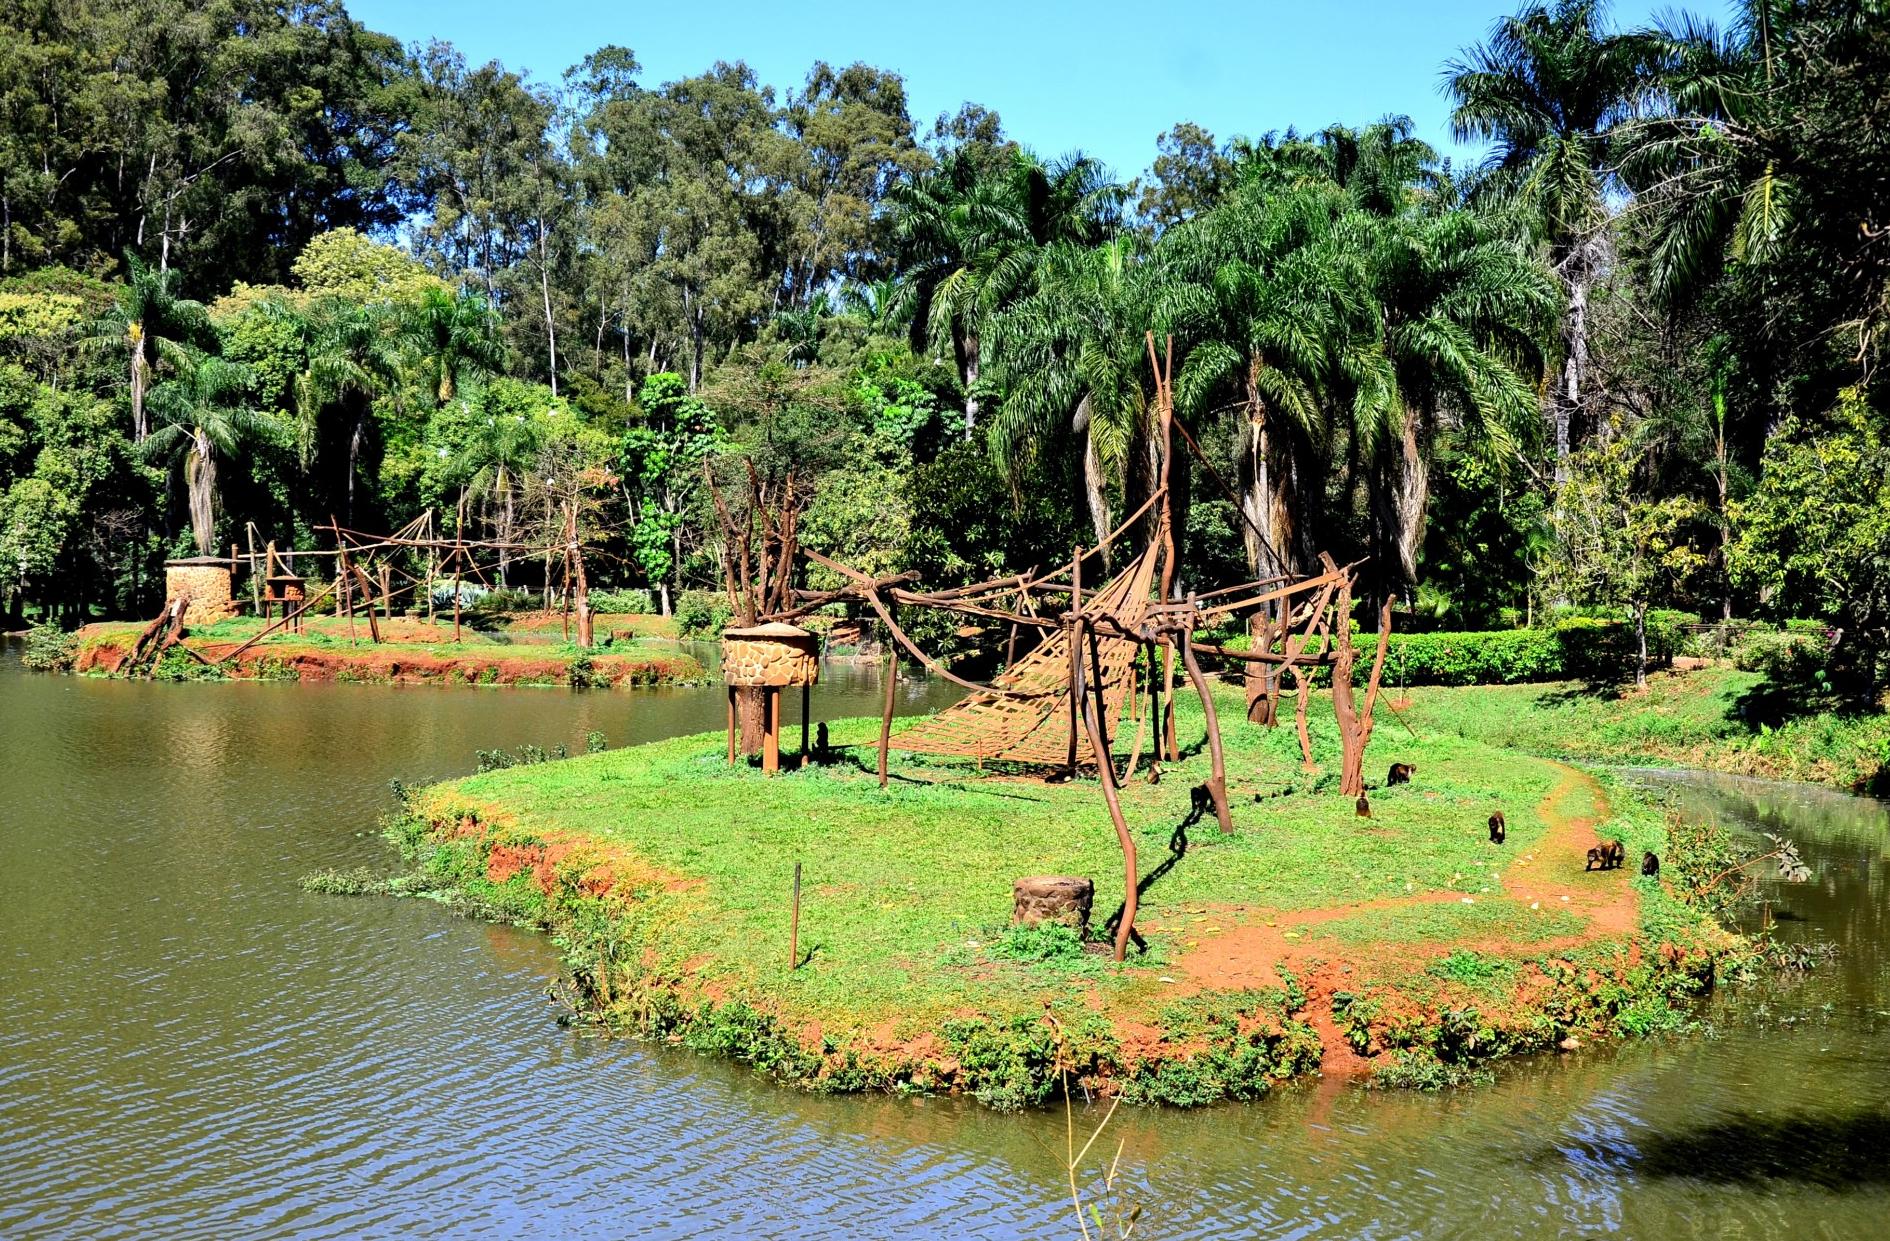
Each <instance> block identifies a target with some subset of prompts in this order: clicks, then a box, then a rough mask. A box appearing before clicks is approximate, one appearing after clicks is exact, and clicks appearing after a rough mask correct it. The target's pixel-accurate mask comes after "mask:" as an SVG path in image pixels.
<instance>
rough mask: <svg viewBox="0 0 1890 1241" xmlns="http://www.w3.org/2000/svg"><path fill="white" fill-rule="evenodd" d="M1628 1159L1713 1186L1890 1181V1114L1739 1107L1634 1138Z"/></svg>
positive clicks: (1652, 1172) (1643, 1168)
mask: <svg viewBox="0 0 1890 1241" xmlns="http://www.w3.org/2000/svg"><path fill="white" fill-rule="evenodd" d="M1636 1147H1637V1153H1636V1155H1635V1156H1633V1157H1632V1159H1631V1160H1630V1165H1629V1166H1630V1167H1631V1168H1632V1170H1633V1171H1635V1172H1638V1173H1640V1174H1641V1175H1643V1176H1650V1177H1660V1178H1662V1179H1672V1180H1691V1181H1701V1182H1705V1183H1707V1184H1710V1185H1758V1184H1763V1183H1765V1182H1768V1181H1789V1182H1793V1183H1796V1184H1801V1185H1816V1186H1818V1187H1820V1188H1822V1189H1832V1190H1850V1189H1861V1188H1876V1187H1879V1186H1884V1185H1890V1160H1886V1159H1885V1158H1884V1157H1883V1156H1884V1152H1885V1151H1886V1150H1890V1112H1885V1111H1881V1110H1863V1109H1860V1110H1858V1111H1854V1112H1844V1113H1836V1114H1832V1113H1811V1112H1799V1113H1793V1114H1790V1115H1784V1116H1760V1115H1755V1114H1751V1113H1745V1112H1740V1113H1735V1114H1734V1115H1731V1116H1728V1117H1726V1118H1725V1119H1723V1120H1717V1121H1714V1122H1712V1123H1710V1124H1705V1125H1700V1126H1698V1127H1697V1128H1692V1129H1684V1130H1680V1131H1679V1132H1676V1133H1662V1134H1656V1135H1655V1136H1653V1137H1651V1138H1647V1139H1644V1140H1641V1141H1639V1142H1637V1143H1636Z"/></svg>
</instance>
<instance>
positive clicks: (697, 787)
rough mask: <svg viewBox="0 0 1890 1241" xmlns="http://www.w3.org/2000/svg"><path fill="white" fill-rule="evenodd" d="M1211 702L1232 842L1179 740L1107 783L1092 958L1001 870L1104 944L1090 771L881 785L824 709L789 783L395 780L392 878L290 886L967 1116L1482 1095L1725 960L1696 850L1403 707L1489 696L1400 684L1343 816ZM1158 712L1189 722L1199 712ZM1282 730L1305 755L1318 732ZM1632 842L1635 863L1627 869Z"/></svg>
mask: <svg viewBox="0 0 1890 1241" xmlns="http://www.w3.org/2000/svg"><path fill="white" fill-rule="evenodd" d="M1522 688H1525V689H1528V690H1530V691H1532V692H1534V693H1535V694H1538V695H1541V694H1542V693H1543V692H1544V690H1545V688H1549V689H1553V688H1555V687H1542V686H1531V687H1522ZM1564 688H1566V687H1564ZM1219 693H1220V694H1221V696H1222V697H1223V698H1224V701H1223V703H1222V704H1221V710H1222V714H1223V718H1229V719H1232V720H1235V721H1241V722H1239V723H1236V724H1235V725H1234V726H1233V727H1232V728H1231V729H1230V730H1229V731H1228V735H1227V739H1226V740H1227V748H1228V767H1229V773H1230V786H1231V787H1230V798H1231V800H1232V802H1233V806H1234V820H1235V828H1236V830H1235V832H1234V833H1233V834H1231V835H1222V834H1221V833H1219V832H1218V831H1217V830H1215V825H1214V823H1213V820H1212V818H1211V817H1209V818H1207V819H1206V820H1202V819H1201V818H1200V816H1199V814H1198V813H1196V812H1194V811H1193V808H1192V797H1191V786H1192V785H1194V784H1196V783H1198V782H1199V781H1200V780H1201V779H1205V778H1206V774H1207V758H1206V756H1205V755H1204V754H1201V753H1198V752H1190V753H1189V757H1188V758H1187V759H1186V760H1185V761H1184V762H1182V763H1180V764H1174V765H1171V766H1170V767H1169V768H1168V769H1167V770H1166V772H1165V776H1164V779H1163V781H1162V782H1161V783H1160V784H1159V785H1150V784H1149V783H1148V781H1147V780H1146V777H1145V775H1143V774H1139V773H1138V775H1137V776H1136V777H1135V778H1133V779H1132V780H1131V781H1129V783H1128V784H1127V785H1126V786H1125V788H1124V791H1123V799H1124V805H1125V810H1126V811H1127V813H1128V817H1129V820H1130V822H1131V824H1132V826H1133V829H1134V831H1135V832H1136V834H1137V843H1138V845H1139V846H1140V848H1141V850H1142V851H1143V854H1144V856H1145V857H1147V858H1148V859H1149V860H1150V865H1149V868H1148V869H1146V870H1145V872H1144V874H1145V876H1146V878H1145V881H1144V884H1143V888H1142V895H1141V910H1142V912H1141V914H1140V915H1139V918H1138V923H1137V925H1138V927H1139V928H1140V929H1141V930H1142V932H1143V933H1144V934H1145V935H1146V937H1147V939H1148V943H1149V946H1148V950H1147V952H1146V953H1141V954H1134V953H1132V954H1131V956H1130V958H1129V960H1128V961H1127V963H1125V964H1124V965H1122V966H1115V965H1113V964H1111V963H1109V962H1108V960H1107V958H1106V956H1105V955H1100V950H1101V945H1100V944H1095V943H1085V942H1083V941H1082V940H1081V939H1079V937H1078V936H1077V935H1076V934H1075V933H1074V932H1071V931H1069V930H1067V929H1065V928H1062V927H1058V926H1041V927H1036V928H1012V927H1010V926H1009V925H1008V923H1009V919H1010V913H1011V891H1010V883H1011V880H1012V879H1014V878H1017V877H1021V876H1027V875H1039V874H1053V873H1061V874H1072V875H1081V876H1087V877H1092V878H1094V879H1096V880H1097V892H1096V905H1095V911H1094V918H1093V920H1092V924H1091V928H1090V938H1091V940H1097V939H1102V938H1106V935H1105V920H1106V919H1107V918H1108V916H1109V913H1110V911H1111V910H1112V909H1115V908H1116V906H1117V905H1118V903H1119V901H1120V899H1121V896H1122V893H1121V891H1120V890H1119V885H1120V880H1119V879H1116V878H1115V876H1119V875H1120V863H1119V859H1118V858H1117V857H1116V856H1115V849H1114V841H1113V839H1112V833H1111V831H1110V829H1109V827H1108V823H1107V820H1106V818H1105V814H1104V809H1103V806H1102V804H1101V800H1100V799H1099V798H1098V797H1096V796H1095V789H1094V788H1093V787H1091V783H1092V782H1091V781H1087V780H1083V781H1076V782H1073V783H1068V784H1060V785H1059V784H1046V783H1043V782H1041V781H1039V780H1037V779H1035V778H1030V777H1026V776H1023V775H1021V774H1018V775H1016V776H1014V777H1013V776H1010V775H1007V774H1006V773H1002V772H998V771H996V770H995V769H989V768H987V769H986V770H984V771H982V772H980V771H978V770H976V769H975V768H974V767H973V766H972V765H971V764H969V763H963V762H956V761H950V760H941V759H936V758H928V757H920V756H914V755H904V754H901V755H897V756H896V759H895V763H894V768H893V772H892V775H893V780H892V784H891V787H890V788H888V789H887V790H885V791H881V790H880V789H879V788H878V787H877V780H876V779H875V777H874V774H873V771H872V763H873V760H872V754H871V750H872V746H871V740H872V737H873V735H874V731H875V728H876V723H877V722H876V721H870V720H843V721H836V722H833V723H832V733H833V741H834V748H833V749H832V750H831V751H829V752H827V753H825V754H821V755H817V756H815V758H816V761H815V763H814V764H813V765H812V766H810V767H809V768H806V769H803V770H793V768H794V767H795V766H796V765H797V764H798V756H793V757H789V756H784V764H785V765H786V766H787V767H788V768H789V770H788V771H787V772H785V773H784V774H783V775H781V776H779V777H776V778H775V779H773V780H768V779H767V778H766V777H764V776H763V775H762V774H761V773H760V771H759V770H758V769H755V768H753V767H751V766H749V765H747V764H742V765H738V766H735V767H730V766H729V765H728V764H727V762H726V757H725V749H724V743H723V739H722V737H721V736H720V735H719V734H718V735H710V734H704V735H699V736H692V737H684V738H678V739H674V740H670V741H665V742H660V743H654V744H650V745H643V746H637V747H634V748H630V749H624V750H617V751H610V752H606V753H600V754H593V755H588V756H586V757H583V758H580V759H573V760H569V761H563V762H552V763H543V764H534V765H528V766H514V767H509V768H506V769H503V770H494V771H486V772H482V774H479V775H476V776H472V777H468V778H465V779H461V780H456V781H450V782H447V783H443V784H440V785H436V786H432V787H430V788H427V789H423V790H405V791H403V792H402V797H403V809H402V811H401V813H400V814H398V815H397V816H396V817H395V818H394V819H392V820H390V823H389V825H388V836H389V839H390V840H391V841H393V842H394V844H395V845H396V846H397V847H398V848H399V850H400V852H401V855H402V858H403V861H404V864H405V865H406V866H407V868H408V869H407V872H406V873H405V874H403V875H401V876H399V877H396V878H394V879H392V880H387V879H377V878H375V877H373V876H370V875H366V874H359V873H356V874H337V873H327V874H324V875H318V876H312V877H311V878H310V880H309V883H310V886H311V887H314V888H316V889H317V890H324V891H333V892H392V893H399V894H409V895H428V896H431V897H433V898H435V899H439V900H442V901H445V902H447V903H449V904H452V905H454V906H456V907H458V908H461V909H462V910H464V911H466V912H469V913H474V914H477V915H480V916H485V917H490V918H495V919H500V920H505V921H511V922H515V923H518V924H521V925H527V926H533V927H537V928H539V929H542V930H544V931H547V932H549V933H550V934H551V935H552V937H553V938H554V940H555V941H556V942H557V944H558V945H559V946H560V948H561V949H562V950H563V952H564V955H565V958H566V963H567V966H568V968H569V974H568V977H567V978H566V979H565V980H564V981H563V982H562V983H561V984H560V985H559V986H558V987H557V988H556V993H557V996H558V998H559V999H560V1000H561V1002H562V1003H563V1004H564V1005H565V1006H566V1007H567V1009H568V1012H569V1019H570V1020H572V1021H574V1022H579V1023H583V1024H587V1025H589V1026H592V1027H594V1028H596V1029H598V1030H600V1031H603V1032H605V1033H608V1034H612V1035H628V1036H636V1037H644V1038H651V1039H659V1040H662V1041H665V1042H668V1043H671V1044H677V1045H682V1046H687V1047H690V1048H693V1049H696V1050H699V1051H703V1052H712V1053H715V1054H719V1055H724V1056H729V1057H733V1058H736V1059H739V1060H743V1061H746V1062H749V1063H751V1064H753V1065H754V1066H755V1067H756V1068H757V1069H758V1070H760V1071H762V1072H764V1073H767V1074H768V1075H770V1076H772V1077H775V1078H777V1079H779V1080H782V1081H785V1082H791V1083H795V1084H797V1085H800V1086H804V1087H807V1088H810V1089H815V1090H821V1091H832V1092H846V1091H859V1090H890V1091H927V1092H940V1093H962V1094H967V1095H971V1096H973V1097H975V1098H977V1099H979V1100H980V1101H982V1102H984V1103H986V1104H988V1105H990V1106H993V1107H997V1108H1015V1107H1027V1106H1035V1105H1038V1104H1041V1103H1043V1102H1046V1101H1047V1100H1049V1099H1050V1098H1052V1097H1053V1094H1054V1092H1055V1090H1056V1089H1057V1086H1058V1081H1059V1075H1058V1067H1057V1066H1058V1065H1063V1066H1066V1067H1068V1068H1069V1069H1070V1070H1071V1071H1072V1072H1073V1074H1074V1076H1075V1078H1076V1079H1077V1081H1078V1082H1079V1083H1080V1084H1081V1086H1083V1087H1084V1088H1087V1089H1089V1090H1092V1091H1095V1092H1099V1093H1103V1094H1108V1095H1116V1096H1120V1097H1122V1098H1123V1099H1125V1100H1127V1101H1132V1102H1144V1103H1162V1104H1173V1105H1181V1106H1191V1105H1198V1104H1206V1103H1211V1102H1215V1101H1218V1100H1223V1099H1251V1098H1256V1097H1258V1096H1260V1095H1262V1094H1265V1093H1266V1092H1267V1091H1268V1090H1270V1089H1271V1088H1273V1087H1274V1086H1275V1085H1278V1084H1280V1083H1283V1082H1287V1081H1290V1080H1293V1079H1295V1078H1299V1077H1302V1076H1305V1075H1307V1074H1310V1073H1313V1072H1319V1073H1322V1074H1328V1075H1340V1076H1346V1077H1357V1078H1360V1079H1362V1080H1365V1081H1367V1082H1368V1083H1370V1084H1374V1085H1386V1086H1417V1087H1437V1086H1442V1085H1449V1084H1457V1083H1462V1082H1468V1081H1474V1080H1479V1079H1481V1078H1482V1077H1484V1076H1486V1075H1487V1071H1488V1070H1487V1065H1488V1064H1489V1063H1490V1062H1492V1061H1494V1060H1496V1059H1499V1058H1501V1057H1505V1056H1513V1055H1520V1054H1527V1053H1533V1052H1542V1051H1549V1050H1553V1049H1556V1048H1561V1049H1564V1050H1572V1049H1574V1048H1576V1047H1579V1046H1581V1045H1582V1044H1584V1043H1586V1042H1588V1041H1591V1040H1593V1039H1596V1038H1603V1037H1610V1036H1615V1035H1626V1034H1646V1033H1652V1032H1657V1031H1661V1030H1670V1029H1677V1028H1680V1027H1682V1026H1684V1025H1685V1024H1687V1022H1688V1020H1689V1018H1688V1016H1687V1012H1688V1001H1689V1000H1690V999H1691V998H1692V997H1695V996H1697V995H1699V994H1701V993H1703V992H1704V991H1706V990H1707V989H1709V988H1710V987H1711V986H1712V984H1713V982H1714V980H1715V978H1716V977H1719V976H1723V975H1724V974H1725V973H1726V972H1727V971H1728V970H1729V969H1737V968H1738V963H1739V962H1741V961H1743V960H1745V959H1748V958H1749V957H1750V956H1751V954H1752V953H1753V952H1754V951H1756V949H1755V946H1754V945H1753V944H1752V943H1751V942H1750V941H1746V940H1743V939H1741V938H1740V937H1738V936H1735V935H1732V934H1731V933H1729V932H1727V931H1725V930H1723V929H1722V928H1721V927H1720V926H1718V925H1717V924H1716V923H1715V922H1714V921H1713V918H1712V917H1711V915H1710V913H1709V912H1708V911H1707V909H1706V908H1705V906H1704V904H1703V903H1701V902H1699V901H1698V900H1697V898H1696V897H1694V896H1692V895H1691V889H1690V887H1689V867H1690V865H1692V864H1693V860H1692V859H1690V858H1689V857H1688V856H1687V854H1688V851H1689V850H1690V849H1693V848H1696V847H1698V846H1697V843H1696V842H1689V841H1688V840H1685V839H1671V840H1670V839H1669V836H1668V833H1667V826H1666V821H1665V817H1664V815H1663V814H1662V813H1661V811H1660V810H1659V809H1658V808H1657V807H1656V806H1655V805H1654V804H1653V802H1651V801H1650V800H1649V799H1647V798H1646V797H1644V796H1642V795H1640V794H1638V793H1637V792H1635V791H1634V790H1633V789H1631V788H1629V787H1627V786H1626V785H1623V784H1621V783H1618V782H1616V781H1614V780H1612V779H1611V778H1609V777H1607V776H1605V775H1602V776H1596V775H1593V774H1589V773H1586V772H1583V771H1580V770H1577V769H1575V768H1572V767H1568V766H1565V765H1563V764H1561V763H1558V762H1555V761H1552V760H1549V759H1545V758H1540V757H1536V756H1533V755H1530V754H1525V753H1523V752H1521V750H1519V749H1515V748H1501V747H1499V746H1497V745H1494V744H1490V743H1487V742H1485V741H1482V740H1477V739H1475V738H1473V737H1471V736H1468V735H1462V734H1463V732H1467V731H1468V729H1467V728H1466V729H1464V730H1461V731H1453V730H1452V729H1449V728H1446V727H1443V726H1441V725H1431V724H1430V720H1429V719H1428V718H1427V717H1425V716H1424V715H1423V714H1422V712H1423V711H1432V712H1435V713H1437V715H1438V718H1440V719H1442V718H1444V717H1445V714H1446V712H1447V710H1456V711H1458V712H1459V714H1460V715H1464V716H1467V715H1470V714H1473V713H1474V710H1475V708H1474V707H1473V705H1472V704H1474V703H1489V704H1495V700H1494V699H1491V698H1488V697H1487V695H1488V694H1489V690H1488V689H1487V687H1478V688H1473V689H1440V690H1433V691H1427V693H1426V694H1425V696H1424V697H1425V699H1426V700H1428V701H1426V702H1423V703H1419V704H1417V705H1415V706H1412V707H1411V709H1410V710H1408V711H1406V712H1405V718H1407V719H1409V720H1412V721H1414V722H1415V721H1418V720H1422V721H1423V723H1424V724H1425V725H1429V726H1421V727H1418V728H1417V730H1416V731H1415V732H1413V731H1407V730H1406V729H1405V728H1404V727H1401V726H1399V725H1398V724H1397V723H1396V722H1395V721H1391V720H1387V721H1386V722H1385V723H1386V726H1385V727H1383V728H1381V729H1380V731H1379V733H1378V735H1377V738H1376V739H1375V741H1374V744H1373V747H1372V750H1371V755H1370V759H1371V768H1372V770H1373V771H1374V772H1375V773H1378V774H1379V777H1380V778H1381V779H1382V772H1383V769H1384V767H1385V766H1386V765H1388V764H1389V763H1390V762H1392V761H1401V762H1410V763H1414V764H1415V766H1416V769H1417V775H1416V778H1415V779H1414V781H1413V782H1412V783H1411V784H1408V785H1402V786H1399V787H1395V788H1390V789H1385V788H1380V787H1377V784H1376V781H1374V782H1373V787H1372V788H1371V789H1370V790H1369V792H1368V796H1369V799H1370V809H1371V817H1370V818H1360V817H1358V816H1357V814H1356V813H1355V809H1354V806H1353V804H1352V799H1350V798H1343V797H1341V796H1339V794H1338V792H1337V776H1336V774H1331V775H1322V774H1318V773H1307V772H1304V771H1302V770H1301V767H1300V762H1299V754H1298V748H1297V742H1296V739H1295V738H1294V736H1293V732H1292V730H1291V729H1290V728H1282V729H1277V730H1265V729H1261V728H1257V727H1254V726H1252V725H1249V724H1246V723H1245V722H1244V721H1243V720H1242V716H1241V713H1240V710H1239V706H1238V699H1237V697H1236V696H1235V693H1234V691H1233V690H1232V689H1231V688H1229V687H1225V686H1223V687H1221V690H1220V691H1219ZM1495 705H1496V708H1497V709H1499V710H1509V709H1510V706H1509V705H1505V704H1495ZM1483 709H1489V708H1488V707H1486V708H1483ZM1517 709H1524V708H1522V707H1518V708H1517ZM1314 715H1315V718H1316V719H1318V718H1319V713H1317V712H1315V713H1314ZM1452 718H1456V717H1452ZM1180 723H1181V728H1182V736H1183V737H1184V738H1187V737H1193V738H1194V739H1195V740H1196V741H1198V740H1199V739H1200V736H1201V722H1200V719H1199V715H1198V707H1196V708H1195V710H1194V712H1193V713H1191V712H1190V711H1188V710H1186V709H1184V710H1183V711H1182V712H1181V721H1180ZM1313 740H1314V746H1315V753H1316V756H1317V757H1318V759H1319V761H1320V762H1321V764H1322V767H1323V768H1325V769H1332V770H1334V771H1335V772H1336V765H1337V757H1338V737H1337V734H1336V730H1335V729H1334V727H1333V726H1332V725H1331V723H1330V722H1329V721H1325V722H1321V723H1315V725H1314V728H1313ZM1496 810H1501V811H1503V812H1504V814H1505V815H1506V817H1507V820H1508V840H1507V843H1506V844H1504V845H1500V846H1499V845H1494V844H1491V843H1490V841H1489V839H1488V833H1487V830H1486V821H1487V819H1488V817H1489V815H1490V814H1491V813H1492V812H1493V811H1496ZM1617 839H1618V840H1620V841H1622V842H1623V843H1624V844H1625V846H1626V849H1627V852H1628V857H1629V858H1630V859H1631V864H1630V865H1629V866H1627V867H1625V868H1623V869H1618V870H1597V871H1589V870H1585V869H1584V855H1585V853H1586V851H1587V849H1589V848H1590V847H1591V846H1593V845H1595V844H1597V843H1598V842H1600V841H1602V840H1617ZM1644 851H1652V852H1655V853H1658V854H1659V855H1660V856H1661V858H1662V860H1663V863H1664V864H1665V865H1664V869H1663V871H1662V874H1661V875H1660V876H1658V877H1645V876H1642V875H1641V874H1640V873H1639V867H1638V865H1637V864H1634V863H1637V862H1638V859H1640V857H1641V855H1642V853H1643V852H1644ZM1702 852H1703V854H1704V852H1706V851H1705V850H1702ZM1697 862H1698V864H1699V865H1701V866H1704V865H1705V864H1707V862H1708V858H1707V857H1705V856H1702V857H1701V858H1699V859H1697ZM796 863H799V864H800V865H801V867H802V868H803V871H804V883H805V886H804V888H803V890H802V904H801V909H800V914H799V948H800V959H799V960H797V961H795V962H793V963H790V961H789V954H790V947H789V942H790V939H789V937H790V932H789V923H790V918H791V916H792V914H791V911H790V884H791V881H792V875H793V872H794V868H795V865H796ZM1158 863H1159V864H1158ZM1112 883H1113V886H1112Z"/></svg>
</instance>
